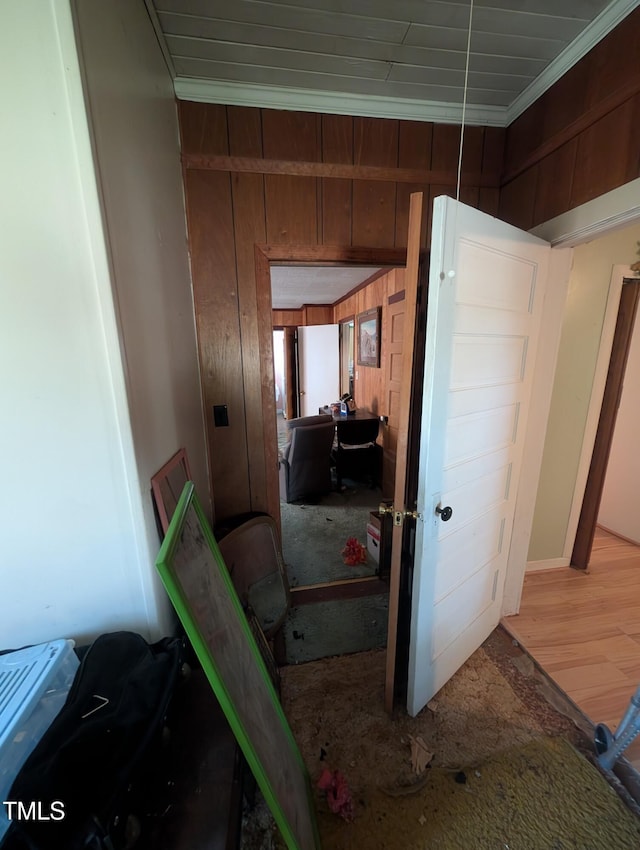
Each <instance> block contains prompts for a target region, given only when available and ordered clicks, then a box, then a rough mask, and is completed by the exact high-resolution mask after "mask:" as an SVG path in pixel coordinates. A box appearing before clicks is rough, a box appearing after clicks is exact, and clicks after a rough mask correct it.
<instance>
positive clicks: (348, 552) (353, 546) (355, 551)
mask: <svg viewBox="0 0 640 850" xmlns="http://www.w3.org/2000/svg"><path fill="white" fill-rule="evenodd" d="M341 554H342V557H343V560H344V562H345V564H346V565H347V566H348V567H357V566H358V564H366V563H367V547H366V546H363V545H362V543H360V541H359V540H358V538H357V537H349V538H348V539H347V542H346V544H345V547H344V549H343V550H342V552H341Z"/></svg>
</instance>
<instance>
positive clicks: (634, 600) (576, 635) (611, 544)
mask: <svg viewBox="0 0 640 850" xmlns="http://www.w3.org/2000/svg"><path fill="white" fill-rule="evenodd" d="M503 625H504V626H505V628H506V629H507V630H508V631H509V632H510V633H511V634H512V636H513V637H514V638H516V639H517V640H518V641H519V642H520V643H521V644H522V646H523V647H524V648H525V649H526V650H527V652H528V653H529V654H530V655H531V656H532V657H533V658H534V659H535V661H536V662H537V663H538V664H539V665H540V667H542V668H543V670H544V671H545V673H547V674H548V676H549V677H550V678H551V679H553V680H554V681H555V682H556V684H558V685H559V686H560V687H561V688H562V689H563V690H564V691H565V693H566V694H567V695H568V696H569V697H570V698H571V700H572V701H573V702H574V703H575V704H576V705H577V706H578V708H579V709H580V710H581V711H582V712H583V714H585V715H586V716H587V717H588V718H589V719H590V720H591V721H592V722H593V723H594V724H596V723H606V724H607V725H608V726H609V728H610V729H611V731H612V732H615V729H616V726H617V724H618V723H619V722H620V720H621V718H622V715H623V714H624V712H625V710H626V708H627V707H628V705H629V699H630V697H631V696H632V694H633V693H634V691H635V690H636V688H637V687H638V685H639V684H640V547H638V546H634V545H633V544H631V543H627V542H626V541H625V540H622V539H620V538H619V537H615V536H614V535H613V534H609V533H608V532H606V531H604V530H602V529H600V528H597V529H596V536H595V541H594V546H593V552H592V555H591V561H590V564H589V570H588V571H587V573H586V574H584V573H582V572H580V571H579V570H573V569H571V568H570V567H566V568H562V569H556V570H548V571H546V572H538V573H528V574H527V575H526V577H525V581H524V590H523V594H522V604H521V606H520V613H519V614H517V615H516V616H514V617H507V618H505V619H504V620H503ZM624 755H625V757H626V758H627V759H628V760H629V761H630V762H631V763H632V764H633V766H634V767H635V769H636V770H640V737H638V738H637V739H636V740H635V741H634V742H633V744H632V745H631V746H630V747H629V748H628V749H627V750H626V751H625V753H624Z"/></svg>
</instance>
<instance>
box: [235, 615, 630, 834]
mask: <svg viewBox="0 0 640 850" xmlns="http://www.w3.org/2000/svg"><path fill="white" fill-rule="evenodd" d="M505 647H506V648H505ZM516 652H517V653H520V650H517V649H516V648H514V647H513V645H512V643H511V641H509V640H508V639H507V638H506V636H505V635H504V633H503V632H501V631H500V630H497V631H496V632H494V633H493V635H492V636H491V638H490V639H489V640H488V641H487V642H485V645H484V647H483V648H481V649H479V650H478V651H477V652H475V653H474V654H473V655H472V656H471V658H470V659H469V660H468V661H467V662H466V663H465V664H464V665H463V667H462V668H461V669H460V670H459V671H458V673H456V674H455V676H454V677H453V678H452V679H451V680H450V681H449V682H448V683H447V684H446V685H445V686H444V688H442V689H441V691H440V692H439V693H438V694H436V697H435V699H434V700H433V701H432V702H431V703H430V704H429V707H427V708H425V709H423V710H422V711H421V712H420V714H419V715H418V716H417V717H415V718H410V717H408V716H407V715H406V714H405V713H404V712H403V711H402V710H398V711H397V712H396V714H395V716H394V717H393V718H390V717H389V716H388V715H387V714H386V713H385V711H384V706H383V692H384V665H385V654H384V653H383V652H366V653H360V654H356V655H351V656H344V657H342V658H332V659H325V660H322V661H317V662H311V663H309V664H302V665H299V666H292V667H287V668H284V669H283V670H282V703H283V708H284V710H285V713H286V715H287V717H288V719H289V722H290V724H291V728H292V731H293V734H294V737H295V739H296V742H297V744H298V746H299V747H300V750H301V753H302V756H303V758H304V760H305V762H306V764H307V767H308V769H309V773H310V775H311V779H312V784H313V804H314V806H315V808H316V811H317V815H318V822H319V829H320V836H321V841H322V848H323V850H360V848H366V850H395V848H398V850H426V848H429V850H505V848H506V850H637V848H638V847H640V821H639V820H638V816H637V811H638V809H637V806H635V804H632V803H630V804H629V805H627V804H625V803H624V802H623V799H622V797H621V796H620V794H621V793H622V792H621V791H620V792H619V791H617V790H614V786H613V785H611V784H609V782H608V781H607V779H606V778H605V776H604V775H603V773H602V772H601V771H600V770H599V769H598V768H597V767H596V766H595V764H594V763H593V755H592V752H593V746H592V742H591V741H590V740H587V739H586V738H585V737H584V736H583V734H582V733H581V732H580V731H579V730H578V729H577V728H576V727H575V726H574V724H573V723H572V722H571V721H570V720H569V719H567V718H566V717H564V716H563V715H561V714H559V713H558V712H557V711H556V710H555V709H554V708H553V707H552V706H551V705H550V704H549V703H548V702H547V701H546V700H545V699H544V698H543V696H542V691H540V690H539V689H538V687H537V685H536V682H535V680H534V679H532V678H531V677H528V676H525V675H524V674H523V673H521V671H520V667H521V665H520V664H516V661H519V660H520V658H519V657H516V656H515V655H513V653H516ZM410 736H413V737H414V738H415V737H417V736H420V737H421V738H422V739H423V741H424V743H425V745H426V747H427V748H428V749H429V751H430V752H432V753H433V759H432V761H431V767H428V768H426V770H425V771H424V772H423V773H422V774H420V775H416V773H414V771H413V770H412V765H411V738H410ZM325 767H326V768H329V769H330V770H331V771H334V770H339V771H340V772H341V773H342V774H343V776H344V778H345V780H346V783H347V785H348V788H349V790H350V792H351V796H352V800H353V814H354V817H353V820H352V821H347V820H344V819H343V818H341V817H340V816H339V815H336V814H333V813H332V812H331V811H330V810H329V807H328V805H327V802H326V800H325V796H324V794H323V792H321V791H320V790H319V789H318V788H317V787H316V782H317V779H318V777H319V775H320V774H321V772H322V771H323V770H324V768H325ZM263 839H264V840H263V841H262V843H260V844H243V846H244V847H247V848H249V847H251V848H252V850H253V848H257V847H261V848H266V847H278V848H281V847H283V845H282V842H281V840H280V838H279V837H278V836H277V834H276V831H274V830H273V829H272V830H271V831H270V833H269V834H268V835H266V838H265V837H264V834H263Z"/></svg>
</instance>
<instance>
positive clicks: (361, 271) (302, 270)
mask: <svg viewBox="0 0 640 850" xmlns="http://www.w3.org/2000/svg"><path fill="white" fill-rule="evenodd" d="M379 271H380V267H379V266H348V267H347V266H315V267H307V266H272V267H271V302H272V306H273V308H274V310H297V309H299V308H300V307H302V306H304V305H305V304H335V303H336V301H340V299H341V298H344V296H345V295H347V294H348V293H349V292H351V291H352V290H353V289H355V288H356V287H358V286H359V285H360V284H361V283H362V282H363V281H365V280H367V279H368V278H370V277H371V276H372V275H374V274H376V273H377V272H379Z"/></svg>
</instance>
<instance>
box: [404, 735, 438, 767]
mask: <svg viewBox="0 0 640 850" xmlns="http://www.w3.org/2000/svg"><path fill="white" fill-rule="evenodd" d="M409 741H410V742H411V767H412V768H413V772H414V773H417V774H418V776H419V775H420V774H421V773H424V772H425V770H426V769H427V767H429V765H430V764H431V759H432V758H433V753H430V752H429V749H428V747H427V745H426V744H425V742H424V739H423V738H422V737H421V736H420V735H416V736H415V738H414V736H413V735H409Z"/></svg>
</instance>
